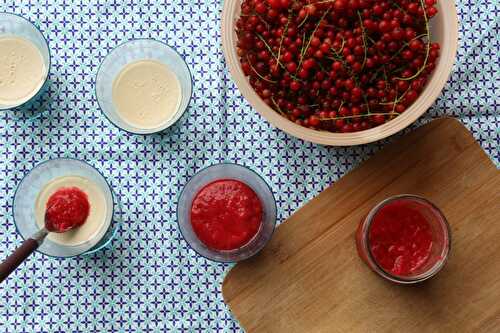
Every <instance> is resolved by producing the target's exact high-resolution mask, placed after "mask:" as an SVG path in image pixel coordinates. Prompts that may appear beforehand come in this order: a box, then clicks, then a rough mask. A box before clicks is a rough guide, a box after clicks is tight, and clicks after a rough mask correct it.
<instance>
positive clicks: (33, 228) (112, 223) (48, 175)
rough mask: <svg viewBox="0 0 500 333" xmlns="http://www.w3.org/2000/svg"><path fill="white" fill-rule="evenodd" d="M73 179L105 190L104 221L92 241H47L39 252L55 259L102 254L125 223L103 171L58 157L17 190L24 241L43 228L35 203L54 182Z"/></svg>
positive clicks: (18, 224) (17, 219) (19, 228)
mask: <svg viewBox="0 0 500 333" xmlns="http://www.w3.org/2000/svg"><path fill="white" fill-rule="evenodd" d="M70 176H72V177H75V176H76V177H82V178H85V179H88V180H90V181H91V182H93V183H94V184H95V185H96V186H97V187H98V188H99V189H100V191H102V194H103V196H104V200H105V207H106V212H105V215H104V216H105V217H104V222H103V225H102V226H101V227H100V228H99V230H98V231H97V232H96V233H95V234H94V235H93V236H92V238H90V239H88V240H87V241H85V242H83V243H80V244H78V245H65V244H61V243H58V242H55V241H53V240H51V239H50V238H47V239H45V241H44V242H43V244H42V245H40V247H39V248H38V250H37V251H38V252H41V253H43V254H46V255H48V256H52V257H59V258H69V257H74V256H78V255H82V254H91V253H94V252H96V251H99V250H101V249H103V248H105V247H107V246H108V245H109V244H110V243H111V241H112V240H113V239H114V238H115V236H116V234H117V231H118V229H119V227H120V224H121V220H120V216H119V215H120V205H119V202H118V200H117V198H116V196H114V195H113V190H112V189H111V187H110V185H109V183H108V182H107V181H106V179H105V178H104V176H103V175H102V174H101V173H100V171H98V170H97V169H96V168H94V167H93V166H91V165H90V164H87V163H86V162H83V161H80V160H77V159H70V158H58V159H53V160H48V161H45V162H42V163H41V164H39V165H38V166H36V167H35V168H34V169H33V170H31V171H30V172H29V173H28V174H27V175H26V176H25V177H24V178H23V180H22V181H21V182H20V183H19V185H18V187H17V190H16V193H15V196H14V207H13V209H14V211H13V214H14V223H15V225H16V228H17V231H18V232H19V234H20V235H21V236H22V237H23V239H28V238H30V237H31V236H32V235H34V234H35V233H36V232H37V231H38V230H39V229H40V226H39V225H37V223H36V212H35V203H36V201H37V198H38V196H39V194H40V193H41V191H42V190H43V188H44V187H45V186H46V185H47V184H49V183H50V182H51V181H53V180H54V179H57V178H60V177H70Z"/></svg>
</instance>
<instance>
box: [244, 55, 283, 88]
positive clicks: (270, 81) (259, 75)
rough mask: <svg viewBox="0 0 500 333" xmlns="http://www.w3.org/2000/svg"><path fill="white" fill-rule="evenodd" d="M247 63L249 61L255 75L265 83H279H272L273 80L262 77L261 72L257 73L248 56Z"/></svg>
mask: <svg viewBox="0 0 500 333" xmlns="http://www.w3.org/2000/svg"><path fill="white" fill-rule="evenodd" d="M247 61H248V65H249V66H250V68H251V69H252V70H253V71H254V72H255V74H257V76H258V77H260V78H261V79H262V80H264V81H267V82H269V83H277V82H278V81H272V80H269V79H266V78H265V77H264V76H262V75H261V74H260V73H259V72H257V70H256V69H255V68H254V67H253V65H252V63H251V62H250V59H248V56H247Z"/></svg>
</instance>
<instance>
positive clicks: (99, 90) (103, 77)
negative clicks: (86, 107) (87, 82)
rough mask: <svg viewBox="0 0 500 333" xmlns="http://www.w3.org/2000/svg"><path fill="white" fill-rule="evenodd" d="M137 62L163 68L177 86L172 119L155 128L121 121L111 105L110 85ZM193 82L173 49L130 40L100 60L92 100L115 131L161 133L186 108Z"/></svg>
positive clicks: (158, 43)
mask: <svg viewBox="0 0 500 333" xmlns="http://www.w3.org/2000/svg"><path fill="white" fill-rule="evenodd" d="M139 60H155V61H158V62H160V63H162V64H164V65H166V66H167V67H168V68H169V69H170V70H171V71H172V72H174V74H175V75H176V76H177V78H178V79H179V82H180V84H181V93H182V98H181V103H180V105H179V108H178V109H177V113H176V114H175V116H174V117H173V118H172V119H170V120H169V121H168V122H166V123H163V124H161V125H160V126H158V127H156V128H151V129H150V128H148V129H144V128H139V127H135V126H133V125H132V124H129V123H128V122H126V121H125V120H123V119H122V117H121V116H120V114H119V113H118V111H117V110H116V108H115V105H114V103H113V82H114V80H115V78H116V77H117V76H118V74H119V73H120V72H121V70H122V69H123V68H124V67H125V66H127V65H128V64H130V63H132V62H135V61H139ZM192 86H193V82H192V78H191V72H190V71H189V67H188V66H187V64H186V62H185V61H184V59H182V57H181V56H180V55H179V53H177V51H175V50H174V49H173V48H171V47H170V46H168V45H167V44H164V43H162V42H159V41H156V40H154V39H134V40H131V41H128V42H126V43H124V44H121V45H119V46H118V47H116V48H115V49H114V50H113V51H111V53H110V54H108V56H107V57H106V58H105V59H104V61H103V63H102V64H101V66H100V68H99V71H98V73H97V79H96V87H95V89H96V96H97V102H98V103H99V106H100V107H101V110H102V112H103V113H104V115H105V116H106V118H108V120H109V121H111V122H112V123H113V124H115V125H116V126H117V127H118V128H120V129H122V130H124V131H127V132H129V133H133V134H143V135H146V134H153V133H158V132H161V131H163V130H165V129H167V128H169V127H170V126H172V125H173V124H175V123H176V122H177V120H179V119H180V118H181V117H182V115H183V114H184V112H185V111H186V109H187V108H188V106H189V102H190V100H191V94H192V90H193V88H192Z"/></svg>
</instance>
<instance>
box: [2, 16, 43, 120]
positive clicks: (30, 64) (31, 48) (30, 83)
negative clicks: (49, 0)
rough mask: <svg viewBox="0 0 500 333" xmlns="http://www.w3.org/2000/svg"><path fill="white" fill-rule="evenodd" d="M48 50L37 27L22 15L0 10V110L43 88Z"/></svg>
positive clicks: (39, 91) (21, 102)
mask: <svg viewBox="0 0 500 333" xmlns="http://www.w3.org/2000/svg"><path fill="white" fill-rule="evenodd" d="M49 70H50V52H49V47H48V45H47V41H46V39H45V37H44V36H43V34H42V33H41V32H40V30H39V29H38V28H37V27H35V26H34V25H33V24H32V23H31V22H30V21H28V20H26V19H25V18H23V17H21V16H18V15H15V14H8V13H0V110H7V109H14V108H17V107H20V106H22V105H25V104H26V103H27V102H29V101H31V100H34V99H35V97H36V96H38V95H40V93H41V92H43V91H44V90H45V89H43V88H44V86H46V83H47V79H48V75H49Z"/></svg>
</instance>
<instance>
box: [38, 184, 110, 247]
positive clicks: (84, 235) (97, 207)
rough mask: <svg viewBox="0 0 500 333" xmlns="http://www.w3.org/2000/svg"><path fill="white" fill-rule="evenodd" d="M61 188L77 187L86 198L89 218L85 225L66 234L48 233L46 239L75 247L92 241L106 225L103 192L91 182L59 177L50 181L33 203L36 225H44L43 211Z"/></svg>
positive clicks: (105, 207)
mask: <svg viewBox="0 0 500 333" xmlns="http://www.w3.org/2000/svg"><path fill="white" fill-rule="evenodd" d="M62 187H77V188H79V189H80V190H82V191H83V192H85V193H86V194H87V196H88V200H89V204H90V212H89V216H88V217H87V220H86V221H85V223H84V224H83V225H82V226H80V227H78V228H76V229H74V230H70V231H68V232H65V233H62V234H57V233H53V232H52V233H50V234H49V235H48V236H47V238H48V239H50V240H52V241H53V242H56V243H59V244H62V245H67V246H75V245H80V244H83V243H85V242H87V241H89V240H91V239H93V238H94V237H95V236H96V235H97V234H98V233H99V231H100V230H101V229H102V228H103V227H104V226H105V225H106V224H107V223H106V218H107V210H108V207H107V205H106V200H105V198H104V193H103V191H102V190H101V189H100V188H99V187H98V186H97V185H96V184H95V183H94V182H92V181H90V180H88V179H86V178H83V177H78V176H66V177H59V178H55V179H54V180H52V181H51V182H50V183H48V184H47V185H45V187H44V188H43V189H42V190H41V191H40V193H39V194H38V197H37V199H36V202H35V218H36V223H37V224H38V225H39V226H40V228H42V227H43V226H44V223H45V209H46V205H47V201H48V200H49V198H50V196H51V195H52V194H54V193H55V192H56V191H57V190H59V189H60V188H62Z"/></svg>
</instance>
